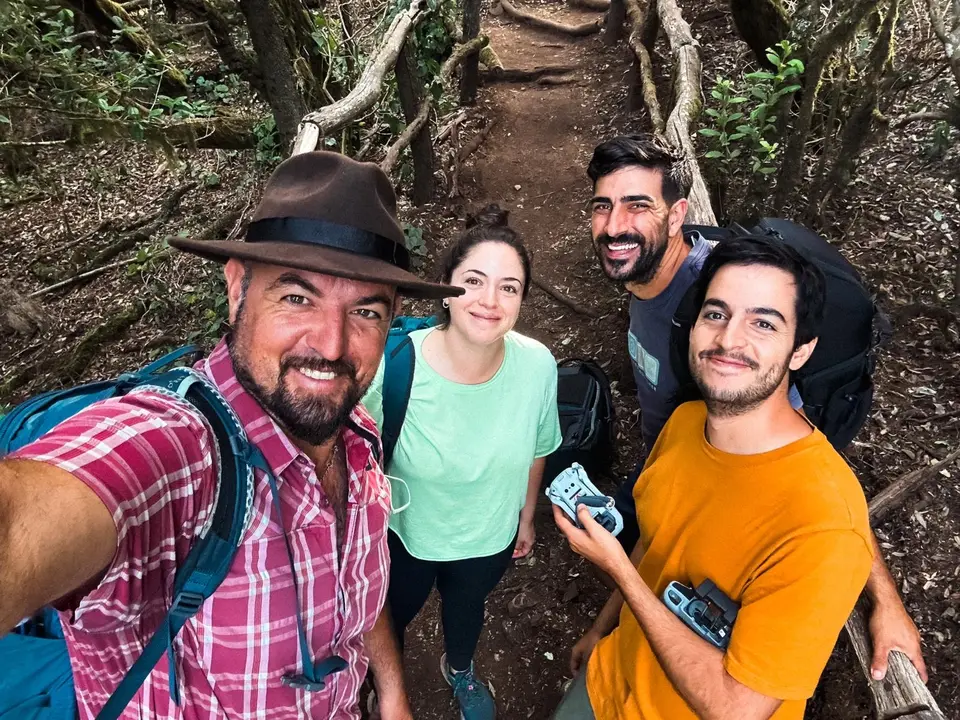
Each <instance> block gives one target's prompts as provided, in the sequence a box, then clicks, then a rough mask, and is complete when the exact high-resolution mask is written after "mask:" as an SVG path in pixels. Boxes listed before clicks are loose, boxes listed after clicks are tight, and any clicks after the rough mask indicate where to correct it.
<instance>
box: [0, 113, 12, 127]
mask: <svg viewBox="0 0 960 720" xmlns="http://www.w3.org/2000/svg"><path fill="white" fill-rule="evenodd" d="M3 123H6V124H7V125H10V124H12V123H11V122H10V118H8V117H7V116H6V115H0V124H3Z"/></svg>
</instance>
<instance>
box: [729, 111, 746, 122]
mask: <svg viewBox="0 0 960 720" xmlns="http://www.w3.org/2000/svg"><path fill="white" fill-rule="evenodd" d="M742 117H743V113H742V112H735V113H733V115H730V116H728V117H727V122H728V123H731V122H734V121H735V120H739V119H740V118H742Z"/></svg>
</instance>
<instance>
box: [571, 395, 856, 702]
mask: <svg viewBox="0 0 960 720" xmlns="http://www.w3.org/2000/svg"><path fill="white" fill-rule="evenodd" d="M705 421H706V407H705V406H704V404H703V403H702V402H695V403H687V404H685V405H681V406H680V407H679V408H678V409H677V410H676V412H674V414H673V416H672V417H671V418H670V420H669V422H667V424H666V426H665V427H664V429H663V431H662V432H661V433H660V437H659V439H658V440H657V443H656V445H655V446H654V448H653V451H652V452H651V454H650V457H649V458H648V459H647V463H646V465H645V466H644V470H643V473H642V474H641V475H640V478H639V480H638V481H637V484H636V487H635V489H634V499H635V500H636V503H637V519H638V521H639V523H640V530H641V538H640V539H641V542H642V543H643V547H644V549H645V552H644V555H643V558H642V559H641V561H640V564H639V566H638V567H637V571H638V572H639V573H640V576H641V577H642V578H643V580H644V582H646V583H647V585H648V586H649V587H650V588H651V589H652V590H653V592H655V593H656V595H657V597H661V596H662V595H663V590H664V588H666V586H667V584H668V583H669V582H670V581H672V580H676V581H678V582H681V583H683V584H684V585H687V586H689V587H696V586H697V585H699V584H700V583H701V582H702V581H703V580H705V579H707V578H709V579H710V580H713V581H714V583H716V585H717V587H718V588H719V589H720V590H722V591H723V592H724V593H726V595H727V596H728V597H730V598H732V599H734V600H735V601H737V602H738V603H740V606H741V607H740V613H739V615H738V616H737V620H736V622H735V623H734V626H733V634H732V636H731V639H730V646H729V648H728V649H727V651H726V654H725V655H724V661H723V664H724V667H725V668H726V670H727V672H728V673H729V674H730V675H731V676H732V677H733V678H735V679H736V680H738V681H739V682H741V683H743V684H744V685H746V686H747V687H749V688H751V689H753V690H756V691H757V692H759V693H762V694H764V695H767V696H769V697H774V698H779V699H782V700H783V701H784V702H783V704H782V705H781V706H780V708H779V709H778V710H777V712H776V713H775V714H774V715H773V718H774V720H801V719H802V718H803V712H804V706H805V705H806V699H807V698H808V697H810V696H811V695H813V691H814V689H815V688H816V685H817V681H818V680H819V678H820V673H821V672H823V668H824V666H825V665H826V663H827V659H828V658H829V656H830V652H831V651H832V649H833V646H834V644H835V643H836V640H837V636H838V634H839V633H840V630H841V628H842V627H843V623H844V621H845V620H846V619H847V616H848V615H849V614H850V611H851V610H852V609H853V606H854V603H855V602H856V600H857V597H858V596H859V594H860V591H861V590H862V589H863V586H864V585H865V584H866V580H867V576H868V575H869V573H870V565H871V563H872V561H873V551H872V546H871V543H870V525H869V522H868V515H867V503H866V500H865V499H864V497H863V490H862V489H861V488H860V484H859V483H858V482H857V479H856V477H855V476H854V474H853V472H851V470H850V468H849V467H847V464H846V463H845V462H844V460H843V458H841V457H840V455H839V454H838V453H837V452H836V451H835V450H834V449H833V448H832V447H831V445H830V443H829V442H828V441H827V439H826V437H824V435H823V434H822V433H821V432H820V431H819V430H815V431H814V432H813V433H812V434H810V435H809V436H807V437H805V438H803V439H801V440H798V441H797V442H794V443H791V444H790V445H787V446H786V447H783V448H780V449H778V450H774V451H772V452H768V453H763V454H760V455H731V454H729V453H724V452H720V451H719V450H717V449H716V448H714V447H712V446H711V445H710V444H709V443H708V442H707V441H706V439H705V437H704V423H705ZM703 642H704V644H706V642H707V641H706V640H704V641H703ZM587 692H588V694H589V696H590V703H591V705H592V706H593V711H594V714H595V715H596V717H597V720H682V719H683V718H695V717H696V715H695V714H694V713H693V711H692V710H691V709H690V707H689V706H688V705H687V703H686V701H684V699H683V698H682V697H681V696H680V694H679V693H678V692H677V691H676V689H674V687H673V684H672V683H671V682H670V680H669V678H668V677H667V676H666V674H665V673H664V671H663V670H662V669H661V667H660V665H659V663H658V662H657V658H656V656H655V655H654V653H653V650H652V649H651V647H650V645H649V643H648V642H647V640H646V638H645V637H644V635H643V632H642V630H641V629H640V626H639V624H638V623H637V620H636V618H635V617H634V616H633V613H632V612H631V610H630V608H629V607H628V606H627V605H626V604H624V606H623V610H622V611H621V613H620V625H619V626H618V627H617V629H616V630H614V631H613V633H611V634H610V635H609V636H607V637H606V638H604V639H603V640H602V641H601V642H600V643H599V644H598V645H597V647H596V649H595V650H594V652H593V655H592V656H591V658H590V662H589V663H588V665H587Z"/></svg>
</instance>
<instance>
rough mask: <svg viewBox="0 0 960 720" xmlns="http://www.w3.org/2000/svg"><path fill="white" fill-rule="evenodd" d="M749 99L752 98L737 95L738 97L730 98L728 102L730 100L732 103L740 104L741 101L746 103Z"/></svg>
mask: <svg viewBox="0 0 960 720" xmlns="http://www.w3.org/2000/svg"><path fill="white" fill-rule="evenodd" d="M749 99H750V98H745V97H740V96H737V97H732V98H730V99H729V100H728V101H727V102H729V103H730V104H731V105H739V104H740V103H745V102H747V100H749Z"/></svg>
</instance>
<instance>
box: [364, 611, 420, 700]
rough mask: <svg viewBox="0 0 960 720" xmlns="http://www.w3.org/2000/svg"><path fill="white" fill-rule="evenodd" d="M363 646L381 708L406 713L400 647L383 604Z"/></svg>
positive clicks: (365, 637)
mask: <svg viewBox="0 0 960 720" xmlns="http://www.w3.org/2000/svg"><path fill="white" fill-rule="evenodd" d="M364 645H365V646H366V650H367V655H368V656H369V658H370V669H371V670H372V671H373V682H374V685H375V686H376V689H377V697H378V699H379V701H380V707H381V708H382V709H383V710H384V711H388V712H394V711H396V712H401V713H403V712H405V713H409V711H410V709H409V705H408V702H407V692H406V689H405V688H404V683H403V665H402V663H401V662H400V650H399V648H398V647H397V640H396V637H395V636H394V634H393V627H392V626H391V623H390V613H389V611H388V610H387V608H386V607H384V609H383V610H382V611H381V612H380V617H379V618H377V622H376V624H375V625H374V626H373V629H372V630H371V631H370V632H368V633H367V634H366V635H365V636H364Z"/></svg>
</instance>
